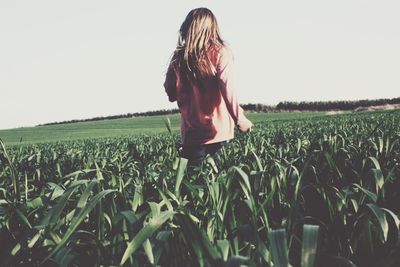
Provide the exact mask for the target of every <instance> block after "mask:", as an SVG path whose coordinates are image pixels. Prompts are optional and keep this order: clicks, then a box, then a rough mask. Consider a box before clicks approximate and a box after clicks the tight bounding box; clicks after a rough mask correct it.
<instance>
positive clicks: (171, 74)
mask: <svg viewBox="0 0 400 267" xmlns="http://www.w3.org/2000/svg"><path fill="white" fill-rule="evenodd" d="M164 88H165V92H166V93H167V95H168V99H169V101H170V102H174V101H176V73H175V70H174V67H173V66H172V64H170V65H169V67H168V70H167V74H166V76H165V82H164Z"/></svg>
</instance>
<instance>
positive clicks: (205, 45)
mask: <svg viewBox="0 0 400 267" xmlns="http://www.w3.org/2000/svg"><path fill="white" fill-rule="evenodd" d="M223 45H224V41H223V40H222V39H221V36H220V33H219V28H218V23H217V19H216V18H215V16H214V14H213V13H212V12H211V10H209V9H208V8H196V9H193V10H191V11H190V12H189V14H188V15H187V16H186V19H185V20H184V21H183V23H182V26H181V27H180V29H179V39H178V44H177V47H176V49H175V52H174V55H173V58H172V62H174V63H175V64H176V66H177V68H178V71H179V73H180V76H181V79H182V82H183V84H188V83H189V84H190V83H193V84H195V85H197V86H199V87H200V88H201V87H202V82H201V80H203V79H204V78H211V79H212V78H214V77H215V76H216V69H215V66H214V64H213V62H212V60H211V58H210V53H209V52H210V49H211V48H213V47H217V46H223Z"/></svg>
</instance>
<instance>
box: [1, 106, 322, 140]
mask: <svg viewBox="0 0 400 267" xmlns="http://www.w3.org/2000/svg"><path fill="white" fill-rule="evenodd" d="M246 114H247V116H248V117H249V118H250V119H251V120H252V121H253V122H255V123H258V122H262V121H275V120H290V119H297V118H310V117H315V116H323V115H324V114H325V112H301V113H300V112H298V113H246ZM167 117H168V118H170V121H171V126H172V130H173V131H176V132H178V130H179V126H180V124H179V115H178V114H175V115H169V116H151V117H136V118H129V119H115V120H103V121H92V122H79V123H71V124H59V125H48V126H36V127H25V128H17V129H10V130H0V138H1V139H2V140H3V141H4V142H6V143H7V144H9V145H14V144H19V143H20V142H21V143H23V144H32V143H38V142H49V141H52V142H54V141H65V140H77V139H84V138H86V139H93V138H102V137H121V136H131V135H137V134H157V133H162V132H166V128H165V118H167Z"/></svg>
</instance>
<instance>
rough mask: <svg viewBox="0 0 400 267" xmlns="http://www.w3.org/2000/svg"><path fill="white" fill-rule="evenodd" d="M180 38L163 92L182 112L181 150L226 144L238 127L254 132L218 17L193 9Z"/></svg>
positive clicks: (180, 31)
mask: <svg viewBox="0 0 400 267" xmlns="http://www.w3.org/2000/svg"><path fill="white" fill-rule="evenodd" d="M179 34H180V35H179V39H178V45H177V48H176V49H175V51H174V55H173V57H172V60H171V62H170V64H169V67H168V71H167V75H166V80H165V83H164V87H165V90H166V92H167V94H168V97H169V100H170V101H171V102H173V101H177V103H178V106H179V109H180V113H181V141H182V144H183V150H184V151H185V147H186V148H188V146H190V149H186V150H187V151H197V150H196V149H194V150H193V149H192V148H193V147H196V146H197V148H199V149H200V148H201V149H203V148H204V146H207V145H210V144H217V143H222V142H224V141H228V140H230V139H232V138H233V137H234V129H235V126H237V127H238V128H239V130H240V131H242V132H247V131H250V129H251V127H252V123H251V122H250V121H249V120H248V119H247V118H246V117H245V116H244V113H243V110H242V109H241V107H240V106H239V103H238V101H237V97H236V89H235V85H234V75H233V56H232V53H231V51H230V49H228V48H227V47H226V45H225V44H224V42H223V41H222V39H221V37H220V34H219V30H218V25H217V21H216V18H215V16H214V15H213V14H212V12H211V11H210V10H208V9H206V8H198V9H194V10H192V11H190V13H189V14H188V15H187V17H186V19H185V21H184V22H183V23H182V26H181V28H180V30H179ZM213 147H215V146H213Z"/></svg>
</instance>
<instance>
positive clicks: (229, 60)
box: [217, 47, 253, 132]
mask: <svg viewBox="0 0 400 267" xmlns="http://www.w3.org/2000/svg"><path fill="white" fill-rule="evenodd" d="M217 75H218V78H219V81H220V90H221V94H222V97H223V98H224V100H225V103H226V105H227V108H228V111H229V113H230V115H231V117H232V118H233V120H234V122H235V124H236V126H237V127H238V128H239V130H240V131H241V132H248V131H250V130H251V127H252V126H253V124H252V123H251V121H249V120H248V119H247V118H246V117H245V115H244V112H243V109H242V108H241V107H240V105H239V102H238V99H237V95H236V88H235V82H234V78H235V77H234V73H233V55H232V53H231V51H230V50H229V49H228V48H226V47H224V48H222V49H221V51H220V56H219V60H218V65H217Z"/></svg>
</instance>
